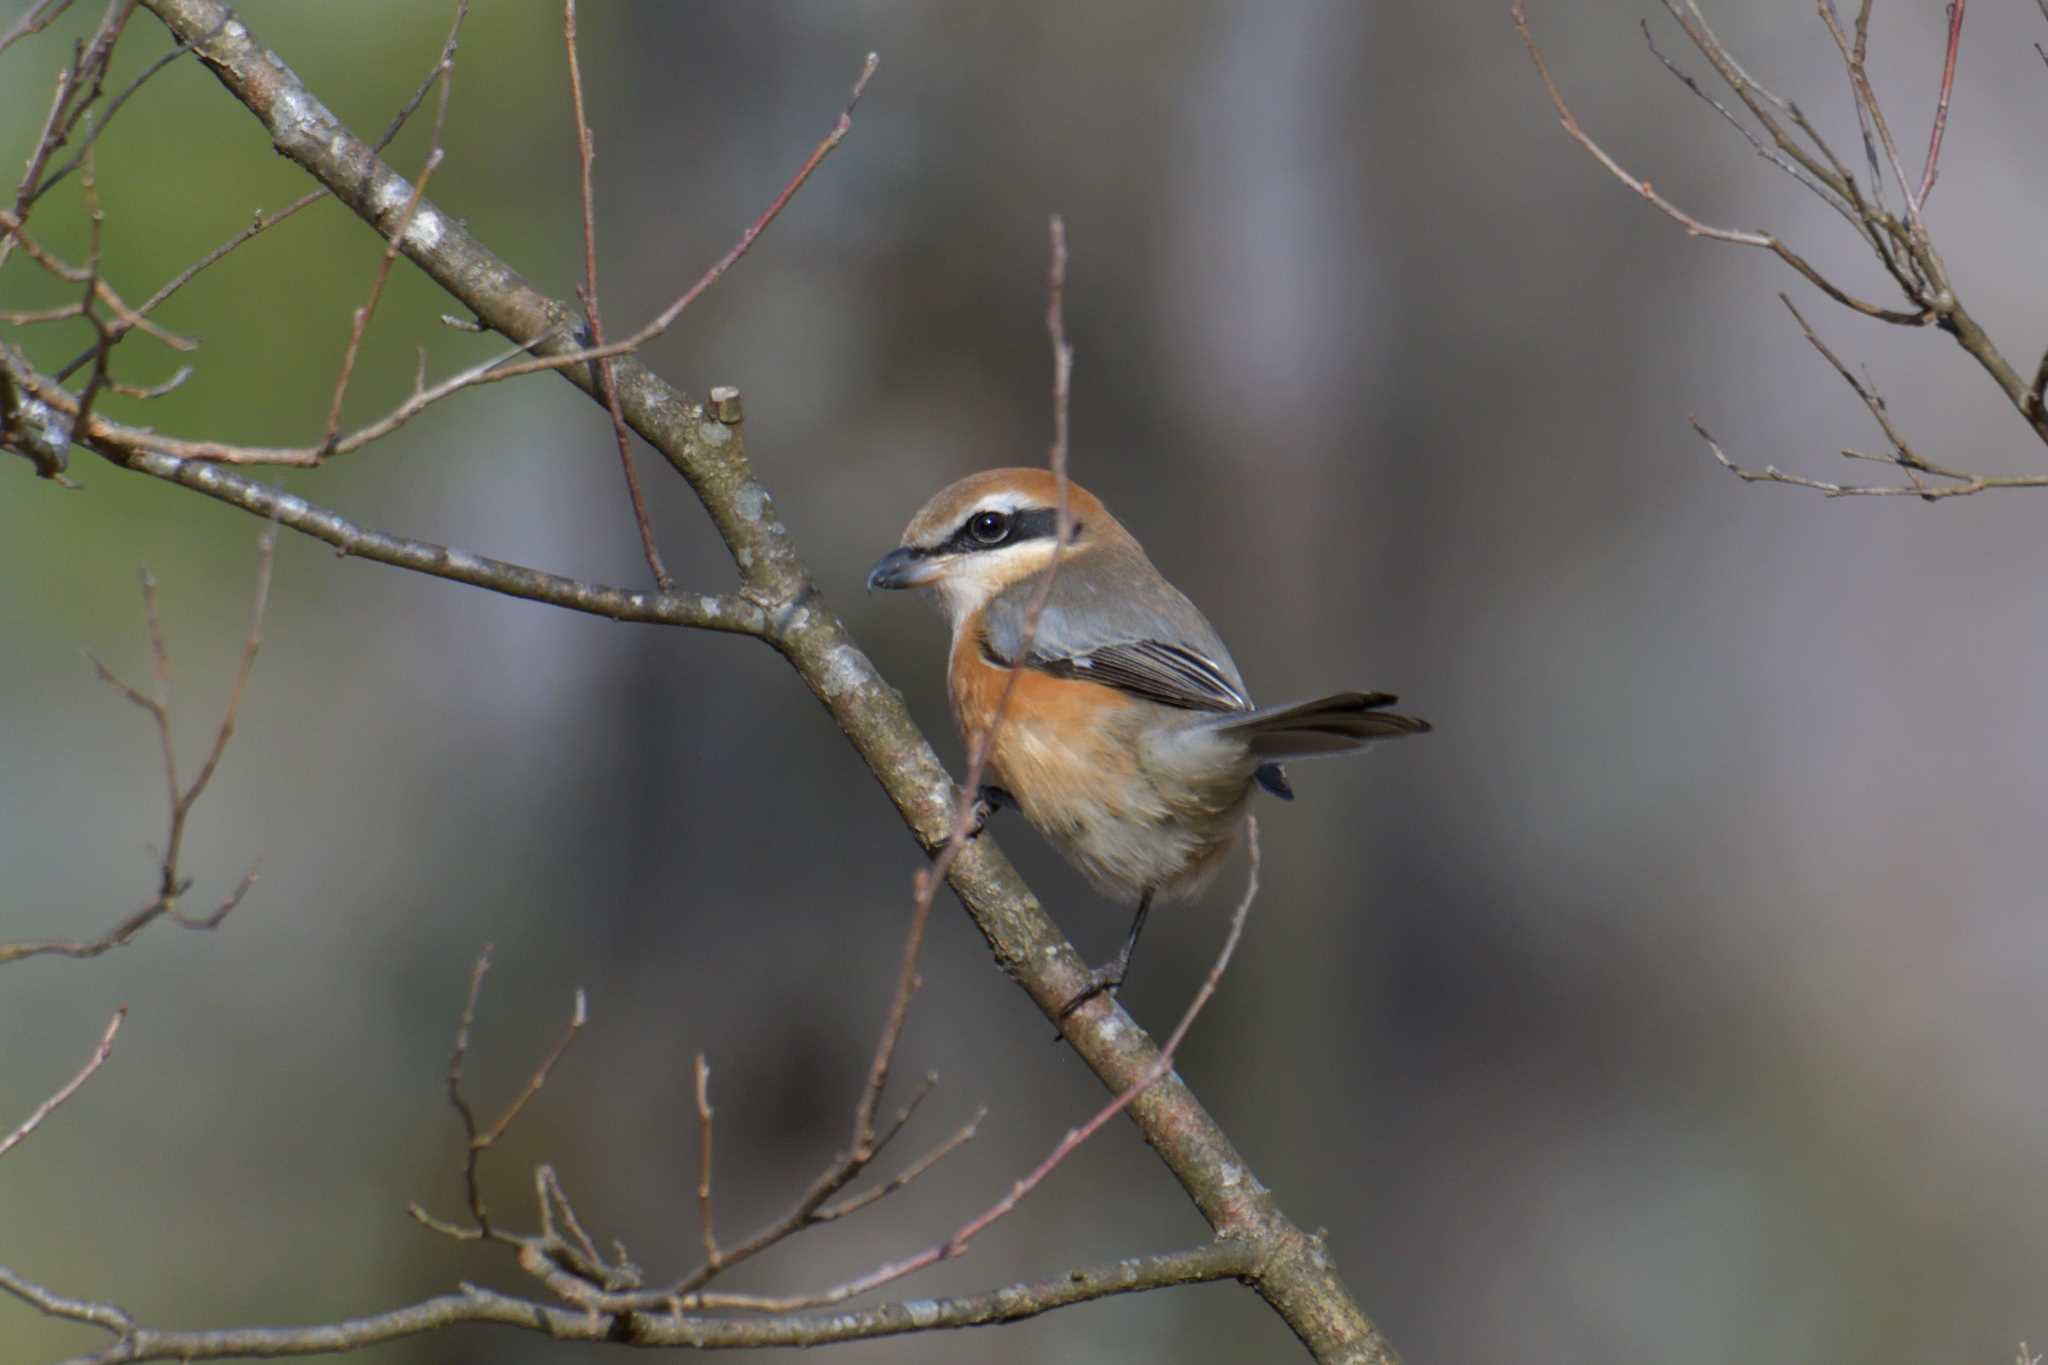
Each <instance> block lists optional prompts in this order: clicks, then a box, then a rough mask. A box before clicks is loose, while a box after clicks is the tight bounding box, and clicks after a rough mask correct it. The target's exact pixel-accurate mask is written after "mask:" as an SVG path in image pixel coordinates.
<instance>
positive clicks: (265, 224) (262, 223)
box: [56, 0, 469, 380]
mask: <svg viewBox="0 0 2048 1365" xmlns="http://www.w3.org/2000/svg"><path fill="white" fill-rule="evenodd" d="M468 15H469V0H457V3H456V6H455V21H454V23H453V24H452V25H450V27H449V29H448V38H447V41H445V42H444V43H442V45H441V55H440V56H439V57H437V58H436V59H435V60H434V65H433V67H432V69H430V70H429V71H428V72H427V74H426V77H425V78H424V79H423V80H421V81H420V83H419V86H418V88H416V89H415V90H414V91H413V92H412V95H411V97H410V98H408V99H407V100H406V102H405V103H404V104H403V105H401V106H400V107H399V110H398V113H397V114H396V115H395V116H394V117H393V118H392V120H391V122H390V124H389V125H388V126H387V127H386V128H385V129H384V133H383V136H381V137H379V138H378V139H377V140H376V141H375V142H373V143H371V144H370V146H371V150H373V151H379V152H381V151H383V150H384V149H385V148H386V147H388V146H390V145H391V143H392V141H393V140H394V139H396V138H397V137H398V134H399V133H400V132H401V131H402V130H403V129H404V128H405V125H406V123H407V121H409V120H410V119H411V118H412V116H413V114H414V113H415V112H417V111H418V109H419V107H420V105H421V104H423V103H425V102H426V98H427V95H428V94H429V93H430V92H431V91H432V90H433V88H434V84H435V82H437V81H438V80H440V78H441V71H442V68H443V67H446V66H448V65H450V64H451V63H453V61H454V60H455V50H456V47H457V46H458V41H459V39H460V37H461V33H462V21H463V20H464V19H465V18H467V17H468ZM197 41H198V40H197V39H194V40H190V41H186V40H181V45H180V46H179V47H178V48H176V49H173V50H172V52H171V53H169V54H168V55H169V56H171V57H175V56H177V55H178V53H180V52H183V51H187V50H189V49H190V48H191V47H192V46H194V44H195V43H196V42H197ZM153 71H154V68H152V73H153ZM135 84H136V85H140V84H141V79H140V78H138V79H137V80H136V82H135ZM131 89H132V87H131ZM127 93H128V92H126V91H124V92H123V96H122V97H125V95H126V94H127ZM122 97H117V101H116V102H117V103H118V100H119V98H122ZM108 112H109V116H110V117H111V115H112V110H111V109H110V110H109V111H108ZM102 126H104V125H102ZM331 194H333V191H332V190H330V189H328V188H327V187H326V186H324V185H323V186H321V187H320V188H319V189H317V190H312V191H309V192H308V193H306V194H303V195H301V196H299V197H298V198H297V199H295V200H293V201H292V202H291V203H289V204H287V205H285V206H284V207H283V208H281V209H279V210H277V212H275V213H271V214H263V213H258V214H257V215H256V217H255V219H254V220H253V221H252V222H251V223H250V224H249V226H248V227H245V228H243V229H242V230H241V231H240V232H238V233H236V234H235V235H234V236H232V237H230V238H228V239H227V240H226V241H225V242H222V243H221V244H220V245H219V246H217V247H215V248H214V249H213V250H211V251H209V252H207V253H206V254H205V255H204V256H201V257H200V258H199V259H198V260H196V261H194V262H193V263H192V264H190V265H188V266H186V267H185V268H184V269H183V270H180V271H179V272H178V273H177V274H176V275H173V276H172V277H171V278H170V279H169V280H167V281H165V282H164V285H163V287H162V288H160V289H158V290H157V291H156V292H155V293H154V294H152V295H150V296H149V297H148V298H147V299H145V300H144V301H143V302H142V303H141V304H140V305H138V306H137V307H136V309H135V312H136V314H137V315H138V316H141V317H147V316H148V315H149V314H151V313H153V312H155V311H156V310H157V308H159V307H160V306H162V304H163V303H164V302H165V300H167V299H169V298H170V297H171V295H173V294H175V293H177V292H178V291H179V290H180V289H183V288H184V287H185V286H186V285H188V284H190V283H191V282H192V280H193V278H194V277H196V276H197V275H199V274H200V273H201V272H203V271H205V270H207V269H209V268H211V267H212V266H214V265H217V264H219V263H220V262H221V261H222V260H224V259H226V258H227V257H228V256H229V255H230V254H232V253H233V252H234V251H235V250H236V249H237V248H239V247H241V246H242V245H243V244H244V243H246V242H248V241H249V240H250V239H251V238H252V237H256V236H259V235H261V234H262V233H265V232H268V231H269V230H270V229H271V228H274V227H276V226H277V225H278V224H279V223H282V222H284V221H285V220H286V219H288V218H290V217H292V216H294V215H295V214H297V213H298V212H299V211H300V210H301V209H305V208H310V207H311V206H312V205H314V204H317V203H319V202H320V201H321V200H322V199H325V198H327V197H329V196H330V195H331ZM115 325H116V326H117V327H118V328H119V330H121V331H122V332H126V331H127V330H128V328H127V325H126V324H121V323H117V324H115ZM92 357H93V351H92V350H91V349H88V350H85V351H82V352H80V353H79V354H78V355H76V356H74V357H72V358H71V360H69V361H68V362H66V363H65V365H64V366H63V367H62V368H61V369H59V370H58V371H57V372H56V375H57V378H58V379H59V380H63V379H65V378H68V377H69V376H70V375H71V374H72V373H73V372H74V371H76V370H77V369H78V367H79V366H80V365H83V364H84V363H85V362H86V361H88V360H90V359H92Z"/></svg>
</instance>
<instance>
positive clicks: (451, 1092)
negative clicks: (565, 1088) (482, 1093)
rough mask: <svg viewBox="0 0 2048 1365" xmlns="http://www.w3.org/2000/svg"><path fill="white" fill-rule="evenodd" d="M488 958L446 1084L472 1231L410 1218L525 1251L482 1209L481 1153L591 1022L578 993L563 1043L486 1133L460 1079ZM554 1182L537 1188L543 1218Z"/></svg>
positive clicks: (465, 1008)
mask: <svg viewBox="0 0 2048 1365" xmlns="http://www.w3.org/2000/svg"><path fill="white" fill-rule="evenodd" d="M491 953H492V947H491V945H490V944H488V943H487V944H485V945H484V948H483V951H482V952H481V953H479V954H477V959H476V966H475V967H473V968H471V969H470V973H469V993H468V994H467V995H466V996H465V997H464V998H463V1002H462V1018H461V1020H460V1021H459V1022H458V1023H457V1024H456V1026H455V1047H454V1049H453V1051H451V1052H450V1053H449V1056H448V1071H447V1079H446V1087H447V1091H448V1103H449V1105H450V1107H452V1108H453V1109H454V1110H455V1113H456V1116H457V1117H458V1118H460V1119H461V1120H462V1132H463V1139H464V1140H463V1150H462V1185H463V1193H464V1195H465V1197H466V1198H467V1200H468V1203H469V1216H470V1218H471V1220H472V1222H473V1223H474V1225H475V1226H474V1230H473V1231H472V1230H470V1229H461V1228H454V1229H452V1230H451V1228H450V1225H448V1224H445V1223H442V1222H440V1221H439V1220H437V1219H434V1218H432V1217H430V1216H429V1215H427V1214H426V1213H425V1211H424V1210H422V1209H421V1208H420V1207H419V1206H418V1205H417V1204H415V1205H413V1206H412V1213H413V1217H414V1218H416V1219H417V1220H419V1221H420V1222H421V1223H423V1224H425V1225H426V1226H428V1227H431V1228H434V1229H435V1230H436V1231H442V1232H448V1233H449V1234H450V1235H452V1236H456V1237H459V1238H461V1239H463V1240H473V1239H474V1238H476V1237H488V1238H491V1239H493V1240H495V1241H500V1242H509V1243H512V1244H514V1245H519V1246H524V1245H526V1243H527V1241H528V1239H525V1238H520V1237H514V1236H512V1235H510V1234H507V1233H502V1232H499V1231H497V1230H496V1229H494V1228H493V1227H492V1226H491V1218H490V1211H489V1210H488V1209H487V1208H486V1207H485V1206H484V1199H483V1188H482V1185H481V1183H480V1173H481V1165H482V1162H483V1157H484V1153H486V1152H488V1151H490V1150H491V1148H493V1147H495V1146H496V1145H497V1144H498V1142H499V1140H500V1139H502V1138H503V1137H504V1136H505V1134H506V1132H507V1131H509V1130H510V1129H511V1127H512V1125H513V1124H514V1123H516V1122H517V1121H518V1119H519V1116H520V1115H521V1114H522V1113H524V1112H525V1111H526V1106H527V1105H528V1104H530V1103H532V1101H533V1097H534V1096H536V1095H538V1094H539V1093H540V1091H541V1087H542V1086H544V1085H546V1084H547V1082H548V1077H549V1076H550V1075H552V1074H553V1073H554V1069H555V1064H556V1063H557V1062H559V1061H561V1060H562V1054H563V1053H565V1052H567V1051H568V1050H569V1044H571V1043H573V1042H575V1041H576V1035H577V1034H579V1033H581V1032H582V1031H583V1026H584V1025H585V1024H586V1023H588V1022H589V1020H590V1009H589V1003H588V1001H586V1000H585V998H584V995H583V992H582V991H581V990H580V989H579V990H578V991H577V992H576V1003H575V1007H574V1008H573V1009H572V1010H571V1011H570V1014H569V1023H568V1027H567V1028H565V1029H564V1030H563V1032H562V1037H561V1039H560V1040H559V1041H558V1042H557V1043H556V1044H555V1045H554V1047H553V1048H551V1049H550V1050H549V1051H548V1053H547V1055H546V1056H545V1057H543V1058H542V1059H541V1062H540V1065H539V1066H537V1067H535V1068H534V1070H533V1074H532V1075H531V1076H530V1077H528V1078H527V1082H526V1085H525V1087H524V1088H523V1089H521V1090H520V1092H519V1094H518V1095H517V1096H515V1097H514V1098H513V1100H512V1102H511V1103H510V1104H508V1105H506V1106H505V1109H504V1112H503V1113H501V1114H499V1115H498V1117H497V1119H496V1121H495V1122H493V1123H492V1124H491V1126H490V1127H488V1128H483V1127H480V1126H479V1125H478V1123H477V1118H476V1110H475V1109H474V1108H472V1107H471V1105H470V1103H469V1100H468V1098H467V1097H466V1096H465V1095H464V1094H463V1091H462V1075H463V1066H464V1064H465V1063H466V1062H467V1061H468V1059H469V1035H470V1030H471V1029H472V1028H473V1027H475V1025H476V1006H477V1000H478V998H479V997H481V996H482V994H483V989H484V978H485V977H486V976H488V975H489V974H490V970H491ZM543 1169H545V1168H543ZM552 1181H553V1173H552V1172H548V1173H547V1175H546V1177H545V1178H544V1179H543V1181H542V1186H541V1213H542V1217H543V1219H545V1218H546V1217H547V1216H548V1214H549V1210H550V1202H549V1189H550V1186H551V1184H552ZM554 1188H555V1190H556V1193H557V1194H559V1187H554ZM559 1203H560V1204H561V1205H562V1207H564V1208H566V1207H567V1203H568V1201H567V1200H566V1199H562V1200H559ZM572 1218H573V1215H572ZM578 1231H579V1232H580V1231H581V1229H580V1228H579V1229H578ZM593 1254H594V1253H593Z"/></svg>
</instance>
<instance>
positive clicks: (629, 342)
mask: <svg viewBox="0 0 2048 1365" xmlns="http://www.w3.org/2000/svg"><path fill="white" fill-rule="evenodd" d="M879 61H880V59H879V58H877V57H876V56H875V55H874V54H872V53H870V54H869V56H868V60H867V63H866V65H865V66H864V67H863V68H862V71H861V76H860V79H859V80H858V81H857V82H856V83H855V85H854V88H853V96H852V98H851V99H850V100H848V102H847V104H846V107H845V108H844V109H843V110H842V111H841V112H840V115H839V120H838V122H837V123H836V124H835V125H834V127H833V130H832V131H831V132H830V133H829V134H827V135H826V137H825V139H824V141H822V142H820V143H819V144H818V146H817V147H816V148H815V149H814V150H813V151H812V152H811V155H810V156H809V158H807V159H806V160H805V162H804V164H803V165H802V166H801V167H800V168H798V170H797V173H796V175H795V176H793V177H791V179H790V181H789V183H788V184H786V185H784V186H783V188H782V191H781V193H779V194H778V195H776V197H775V200H774V202H773V203H771V204H770V205H769V206H768V208H767V209H766V211H764V212H763V213H762V214H761V216H760V217H759V218H757V219H755V220H754V222H753V224H752V225H751V226H749V227H748V228H747V230H746V232H745V233H744V234H742V235H741V237H740V240H739V241H738V242H736V243H735V244H734V245H733V247H732V248H731V249H730V250H729V251H727V252H726V253H725V255H724V256H722V257H720V258H719V259H718V261H717V262H715V263H714V264H713V265H712V267H711V268H710V269H709V270H707V271H705V272H704V274H703V275H701V276H700V277H698V279H697V281H696V282H695V283H694V284H692V285H691V286H690V287H689V288H688V289H687V290H685V291H684V292H683V294H682V295H681V296H680V297H679V298H677V299H676V300H675V301H674V302H673V303H671V304H670V305H669V306H668V307H667V308H666V309H664V310H663V311H662V312H661V314H660V315H658V316H657V317H656V318H655V319H654V320H653V321H652V322H650V323H648V324H647V325H646V326H644V327H642V328H641V329H640V330H639V331H637V332H635V333H633V334H632V335H631V336H629V337H627V338H625V339H624V340H622V341H610V342H606V343H605V344H604V345H602V346H589V347H583V348H579V349H577V350H573V351H566V352H563V353H561V354H558V355H547V356H530V355H528V354H527V353H528V352H530V351H532V350H533V349H534V348H535V347H537V346H542V345H545V344H548V343H550V342H553V341H555V340H557V339H558V337H559V335H560V331H559V329H556V330H551V331H548V332H543V333H542V334H540V335H538V336H535V337H532V338H530V339H528V340H527V341H525V342H523V343H521V344H520V345H518V346H516V347H514V348H513V349H512V350H511V351H509V352H507V353H506V354H504V355H502V356H499V357H497V358H496V359H493V360H489V361H486V362H484V363H483V364H480V365H475V366H472V367H470V368H469V369H466V370H463V371H461V372H460V373H458V374H456V375H454V376H452V377H451V378H449V379H446V380H443V381H442V382H440V383H438V384H436V385H434V386H433V387H431V388H423V387H420V386H418V385H415V387H414V390H413V394H412V396H411V397H410V398H408V399H406V401H405V402H403V403H401V404H399V406H398V407H396V408H394V409H393V410H392V411H391V412H389V413H387V414H385V415H384V416H383V417H382V418H380V419H378V420H377V421H375V422H372V423H370V424H369V425H367V426H364V427H361V428H358V429H357V430H356V431H354V432H353V433H351V434H350V435H348V436H345V437H343V436H336V437H335V438H333V439H331V440H326V441H323V442H321V443H320V444H318V445H313V446H298V447H294V446H245V445H234V444H229V443H226V442H220V441H187V440H179V439H177V438H174V437H166V436H160V435H157V434H156V433H155V432H143V431H136V430H134V429H130V428H124V427H121V426H120V425H119V424H115V423H109V422H107V421H106V420H105V419H103V418H96V419H95V420H94V422H93V423H92V424H91V426H90V427H87V428H81V429H80V430H79V431H78V436H79V438H80V439H81V440H85V441H88V442H89V443H92V444H95V445H97V446H110V447H114V448H116V449H118V450H119V451H121V452H123V454H124V456H125V457H126V458H130V459H132V458H133V457H134V455H135V454H140V453H143V452H150V451H154V452H160V453H162V454H165V455H169V456H172V457H173V458H175V459H180V460H207V461H214V462H218V463H222V464H270V465H286V466H311V465H317V464H320V463H322V462H323V461H325V460H326V459H327V458H329V457H331V456H334V455H343V454H348V453H350V452H353V451H355V450H359V449H361V448H362V447H364V446H366V445H369V444H370V443H371V442H373V441H377V440H381V439H382V438H383V437H385V436H388V435H390V434H391V433H392V432H394V431H396V430H398V429H399V428H400V427H402V426H404V425H405V424H406V423H407V422H409V421H411V420H412V419H413V418H414V417H416V416H418V415H419V414H420V413H421V412H422V411H424V410H425V409H426V408H428V407H430V406H432V405H433V404H435V403H437V402H440V401H441V400H442V399H444V398H447V397H449V396H450V395H452V394H455V393H459V392H461V391H462V390H464V389H468V388H472V387H476V386H478V385H483V384H494V383H498V382H500V381H502V380H506V379H516V378H519V377H521V376H523V375H529V374H539V373H543V372H546V371H553V370H564V369H569V368H571V367H574V366H579V365H587V364H591V363H593V362H596V361H601V360H606V359H609V358H611V357H614V356H620V355H626V354H629V353H631V352H633V351H637V350H638V349H640V348H641V347H642V346H644V345H646V344H647V342H649V341H651V340H653V339H654V338H655V337H657V336H659V335H661V333H662V332H664V331H666V330H667V329H668V327H669V326H670V325H671V324H673V323H674V321H675V319H676V318H677V317H679V316H680V315H681V314H682V312H683V310H684V309H686V308H688V307H689V305H690V304H692V303H694V302H695V301H696V300H697V299H698V298H699V297H700V296H701V295H702V294H703V293H704V291H705V290H707V289H709V288H710V287H711V286H712V285H713V284H715V283H717V281H718V280H719V279H720V278H721V277H722V276H723V275H724V274H725V273H726V271H728V270H730V269H731V268H732V266H733V265H734V263H735V262H737V261H738V260H739V259H740V258H741V257H742V256H744V255H746V253H747V251H748V249H749V248H751V247H752V246H753V244H754V241H755V239H756V238H758V237H759V236H760V235H761V233H762V232H764V231H766V230H767V228H768V225H769V224H770V223H772V222H773V221H774V220H775V218H776V217H777V216H778V215H779V214H780V213H781V212H782V210H783V208H784V207H786V206H787V205H788V203H789V201H790V200H791V198H793V197H794V196H795V194H796V192H797V191H798V190H799V189H801V188H802V187H803V185H804V182H805V181H807V180H809V179H810V177H811V174H812V172H814V171H816V170H817V168H818V166H819V165H820V164H821V163H822V162H823V161H824V159H825V157H826V156H827V155H829V154H830V153H831V151H832V149H833V148H835V147H837V146H838V145H839V144H840V142H842V141H843V140H845V137H846V134H847V132H848V130H850V129H851V128H852V126H853V108H854V105H855V104H856V103H858V101H859V99H860V96H861V94H862V92H863V91H865V90H866V88H867V83H868V79H869V78H870V77H871V76H873V75H874V72H875V68H876V66H877V65H878V64H879ZM0 227H7V228H10V229H15V228H18V223H17V222H16V221H14V220H13V219H11V218H10V217H8V216H6V215H5V214H4V213H0ZM15 237H16V238H18V239H20V240H22V241H23V243H24V245H27V238H26V237H24V236H22V235H21V234H20V233H19V232H18V231H17V232H16V233H15ZM400 239H401V240H402V235H401V238H400ZM44 254H45V255H46V256H47V253H44ZM49 259H50V260H51V261H52V262H54V261H55V258H54V257H50V258H49ZM56 264H58V265H61V264H62V263H61V262H57V263H56ZM66 278H71V276H68V275H67V276H66ZM79 278H81V279H82V278H83V276H82V275H80V277H79ZM101 289H102V290H103V291H104V292H103V293H102V295H101V297H102V299H103V300H104V301H106V302H107V303H108V306H109V307H112V308H114V309H115V311H116V312H118V313H120V314H121V316H122V317H123V319H124V320H129V321H130V325H132V326H141V327H144V328H145V329H148V330H151V331H152V332H153V333H155V332H158V331H160V330H161V329H158V328H156V326H155V324H154V323H150V322H148V321H147V320H145V319H142V318H141V317H139V316H137V315H136V314H135V313H134V312H133V310H131V309H129V308H128V307H127V305H126V304H124V303H121V302H120V300H119V299H118V297H114V296H112V291H111V290H107V289H106V287H105V285H104V282H102V284H101ZM176 341H177V342H182V341H183V338H177V339H176ZM172 344H176V343H175V342H173V343H172ZM185 344H186V346H187V347H189V345H190V343H185ZM522 357H524V358H522ZM37 397H39V398H42V399H43V401H45V402H48V403H50V404H51V405H52V406H53V407H55V408H57V409H58V410H59V411H61V412H65V413H73V412H75V411H76V400H75V399H73V398H71V397H70V396H69V395H67V394H64V393H62V392H56V393H41V392H39V393H38V394H37Z"/></svg>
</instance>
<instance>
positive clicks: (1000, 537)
mask: <svg viewBox="0 0 2048 1365" xmlns="http://www.w3.org/2000/svg"><path fill="white" fill-rule="evenodd" d="M967 534H969V535H971V536H973V537H974V538H975V539H976V540H978V541H980V542H981V543H982V544H983V545H1000V544H1002V543H1003V541H1004V540H1005V539H1006V538H1007V537H1008V536H1009V534H1010V518H1009V517H1008V516H1006V515H1004V514H1003V513H1001V512H976V513H975V514H974V515H973V516H971V517H969V518H968V519H967Z"/></svg>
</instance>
